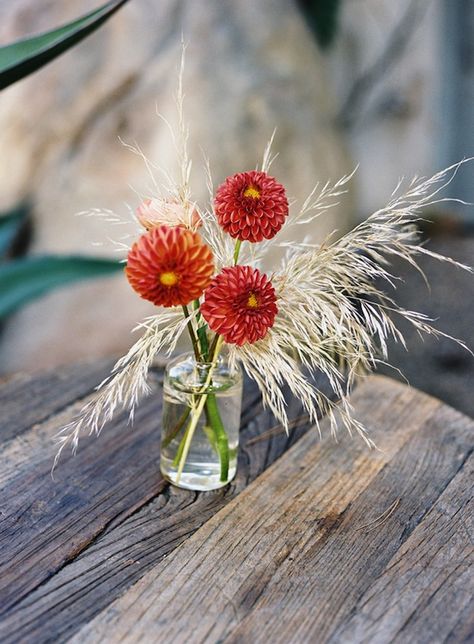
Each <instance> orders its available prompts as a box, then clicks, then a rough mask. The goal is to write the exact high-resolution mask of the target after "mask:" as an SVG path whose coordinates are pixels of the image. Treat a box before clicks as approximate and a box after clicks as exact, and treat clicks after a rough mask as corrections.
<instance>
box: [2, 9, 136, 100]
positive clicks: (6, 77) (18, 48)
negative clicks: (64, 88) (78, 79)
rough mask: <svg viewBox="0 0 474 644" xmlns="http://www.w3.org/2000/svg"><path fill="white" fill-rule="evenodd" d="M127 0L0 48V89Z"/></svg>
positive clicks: (69, 44) (94, 26) (50, 57)
mask: <svg viewBox="0 0 474 644" xmlns="http://www.w3.org/2000/svg"><path fill="white" fill-rule="evenodd" d="M126 2H128V0H112V1H111V2H107V3H106V4H105V5H103V6H102V7H100V8H99V9H96V10H95V11H92V12H91V13H88V14H87V15H85V16H82V18H79V19H77V20H74V21H73V22H71V23H69V24H67V25H64V26H62V27H59V28H58V29H54V30H53V31H49V32H47V33H44V34H41V35H39V36H33V37H32V38H26V39H25V40H19V41H17V42H15V43H13V44H11V45H6V46H5V47H0V90H1V89H4V88H5V87H8V86H9V85H11V84H12V83H15V82H16V81H17V80H20V79H21V78H23V77H24V76H27V75H28V74H31V73H32V72H34V71H36V70H37V69H39V68H40V67H42V66H43V65H46V63H49V62H50V61H51V60H53V59H54V58H56V57H57V56H59V55H60V54H62V53H63V52H65V51H66V50H67V49H69V48H70V47H72V46H73V45H75V44H76V43H78V42H79V41H80V40H82V39H83V38H85V37H86V36H88V35H89V34H91V33H92V32H93V31H95V30H96V29H97V28H98V27H100V26H101V25H102V24H103V23H104V22H105V21H106V20H107V19H108V18H110V16H111V15H112V14H114V13H115V12H116V11H117V10H118V9H120V7H121V6H122V5H124V4H125V3H126Z"/></svg>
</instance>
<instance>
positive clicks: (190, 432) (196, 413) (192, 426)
mask: <svg viewBox="0 0 474 644" xmlns="http://www.w3.org/2000/svg"><path fill="white" fill-rule="evenodd" d="M222 343H223V338H222V337H219V339H218V340H217V342H216V346H215V351H214V352H213V354H212V364H211V365H210V367H209V372H208V374H207V378H206V381H205V382H204V384H203V386H202V389H201V392H202V394H201V399H200V400H199V402H198V404H197V406H196V407H194V409H192V410H191V420H190V422H189V424H188V427H187V429H186V433H185V435H184V438H183V441H182V443H183V447H182V450H181V445H180V448H178V454H179V458H178V454H177V455H176V456H177V458H178V461H179V462H178V471H177V473H176V483H177V484H178V483H179V481H180V479H181V475H182V473H183V469H184V464H185V463H186V459H187V457H188V454H189V448H190V447H191V441H192V439H193V436H194V432H195V431H196V427H197V425H198V422H199V418H200V416H201V414H202V412H203V410H204V406H205V405H206V402H207V399H208V397H209V394H205V393H204V392H205V391H206V390H207V389H208V388H209V386H210V384H211V382H212V374H213V373H214V369H215V368H216V364H217V357H218V355H219V351H220V349H221V347H222ZM211 406H212V405H211ZM179 452H181V453H179ZM227 459H228V456H227ZM221 470H222V468H221Z"/></svg>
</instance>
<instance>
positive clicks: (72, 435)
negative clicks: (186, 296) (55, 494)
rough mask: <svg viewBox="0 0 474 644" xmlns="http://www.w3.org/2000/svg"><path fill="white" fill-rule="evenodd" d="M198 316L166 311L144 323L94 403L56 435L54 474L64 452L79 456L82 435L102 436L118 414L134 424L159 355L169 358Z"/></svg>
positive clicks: (175, 310)
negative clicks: (126, 414) (122, 413)
mask: <svg viewBox="0 0 474 644" xmlns="http://www.w3.org/2000/svg"><path fill="white" fill-rule="evenodd" d="M195 316H196V312H195V311H194V312H193V313H191V314H190V315H189V317H186V318H184V317H183V314H182V311H181V309H167V310H166V311H164V312H162V313H158V314H157V315H153V316H151V317H149V318H147V319H146V320H144V321H143V322H141V323H140V324H139V325H138V326H137V327H135V329H134V331H136V330H141V329H143V333H142V336H141V337H140V338H139V339H138V340H137V342H135V344H134V345H133V346H132V347H131V349H130V350H129V352H128V353H127V354H126V355H125V356H123V357H122V358H120V360H118V361H117V362H116V364H115V365H114V367H113V369H112V372H111V374H110V376H108V377H107V378H106V379H105V380H104V381H103V382H101V383H100V384H99V385H98V386H97V387H96V393H95V394H94V397H93V398H92V400H90V401H89V402H88V403H86V404H85V405H84V407H83V408H82V409H81V411H80V412H79V414H78V416H77V417H76V418H75V419H74V420H73V421H72V422H70V423H69V424H67V425H66V426H65V427H63V428H62V429H61V431H60V432H58V434H57V435H56V439H57V443H58V445H59V448H58V452H57V454H56V457H55V459H54V464H53V470H52V471H53V472H54V469H55V468H56V465H57V464H58V462H59V458H60V456H61V453H62V451H63V450H64V448H65V447H66V446H67V445H71V447H72V451H73V453H75V452H76V450H77V446H78V443H79V438H80V436H81V434H82V433H83V432H87V433H88V434H89V435H92V434H96V435H99V434H100V432H101V431H102V428H103V427H104V425H105V424H106V423H107V422H108V421H110V420H112V418H113V416H114V414H115V412H116V411H117V410H122V409H128V410H129V413H130V422H132V421H133V417H134V412H135V408H136V405H137V403H138V401H139V400H140V398H141V397H142V396H143V395H145V394H147V393H149V391H150V387H149V385H148V383H147V377H148V370H149V368H150V366H151V364H152V362H153V360H154V359H155V357H156V355H157V354H158V353H159V352H160V351H164V350H165V349H166V350H165V351H164V353H165V355H170V354H171V353H172V352H173V351H174V349H175V347H176V344H177V342H178V340H179V338H180V336H181V335H182V333H183V332H184V330H185V329H186V325H187V324H188V321H190V320H193V319H194V317H195Z"/></svg>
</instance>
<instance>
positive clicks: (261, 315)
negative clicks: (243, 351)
mask: <svg viewBox="0 0 474 644" xmlns="http://www.w3.org/2000/svg"><path fill="white" fill-rule="evenodd" d="M204 298H205V299H204V302H203V303H202V304H201V313H202V315H203V317H204V319H205V320H206V322H207V323H208V324H209V326H210V328H211V329H212V330H213V331H215V332H216V333H219V334H220V335H222V336H224V340H225V341H226V342H228V343H229V344H238V345H239V346H241V345H242V344H244V342H249V343H250V344H251V343H253V342H256V341H257V340H261V339H262V338H263V337H265V335H266V333H267V331H268V329H270V328H271V327H272V326H273V323H274V321H275V315H276V314H277V313H278V308H277V305H276V295H275V289H274V288H273V286H272V283H271V282H270V280H269V279H268V277H267V276H266V275H264V274H263V273H260V271H259V270H258V269H256V268H252V267H251V266H232V267H231V268H224V269H223V270H222V273H220V274H219V275H217V276H216V277H215V278H214V279H213V280H212V282H211V284H210V286H209V287H208V288H207V289H206V292H205V294H204Z"/></svg>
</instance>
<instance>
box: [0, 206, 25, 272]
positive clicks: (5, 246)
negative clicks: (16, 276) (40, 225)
mask: <svg viewBox="0 0 474 644" xmlns="http://www.w3.org/2000/svg"><path fill="white" fill-rule="evenodd" d="M27 214H28V209H27V208H26V207H25V206H24V205H22V206H19V207H18V208H15V210H12V211H11V212H9V213H8V214H7V215H1V216H0V260H1V259H2V258H3V257H4V256H5V255H6V254H7V252H8V251H9V250H10V247H11V245H12V243H13V240H14V239H15V237H16V236H17V234H18V231H19V230H20V228H21V226H22V224H23V222H24V221H25V218H26V216H27Z"/></svg>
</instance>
